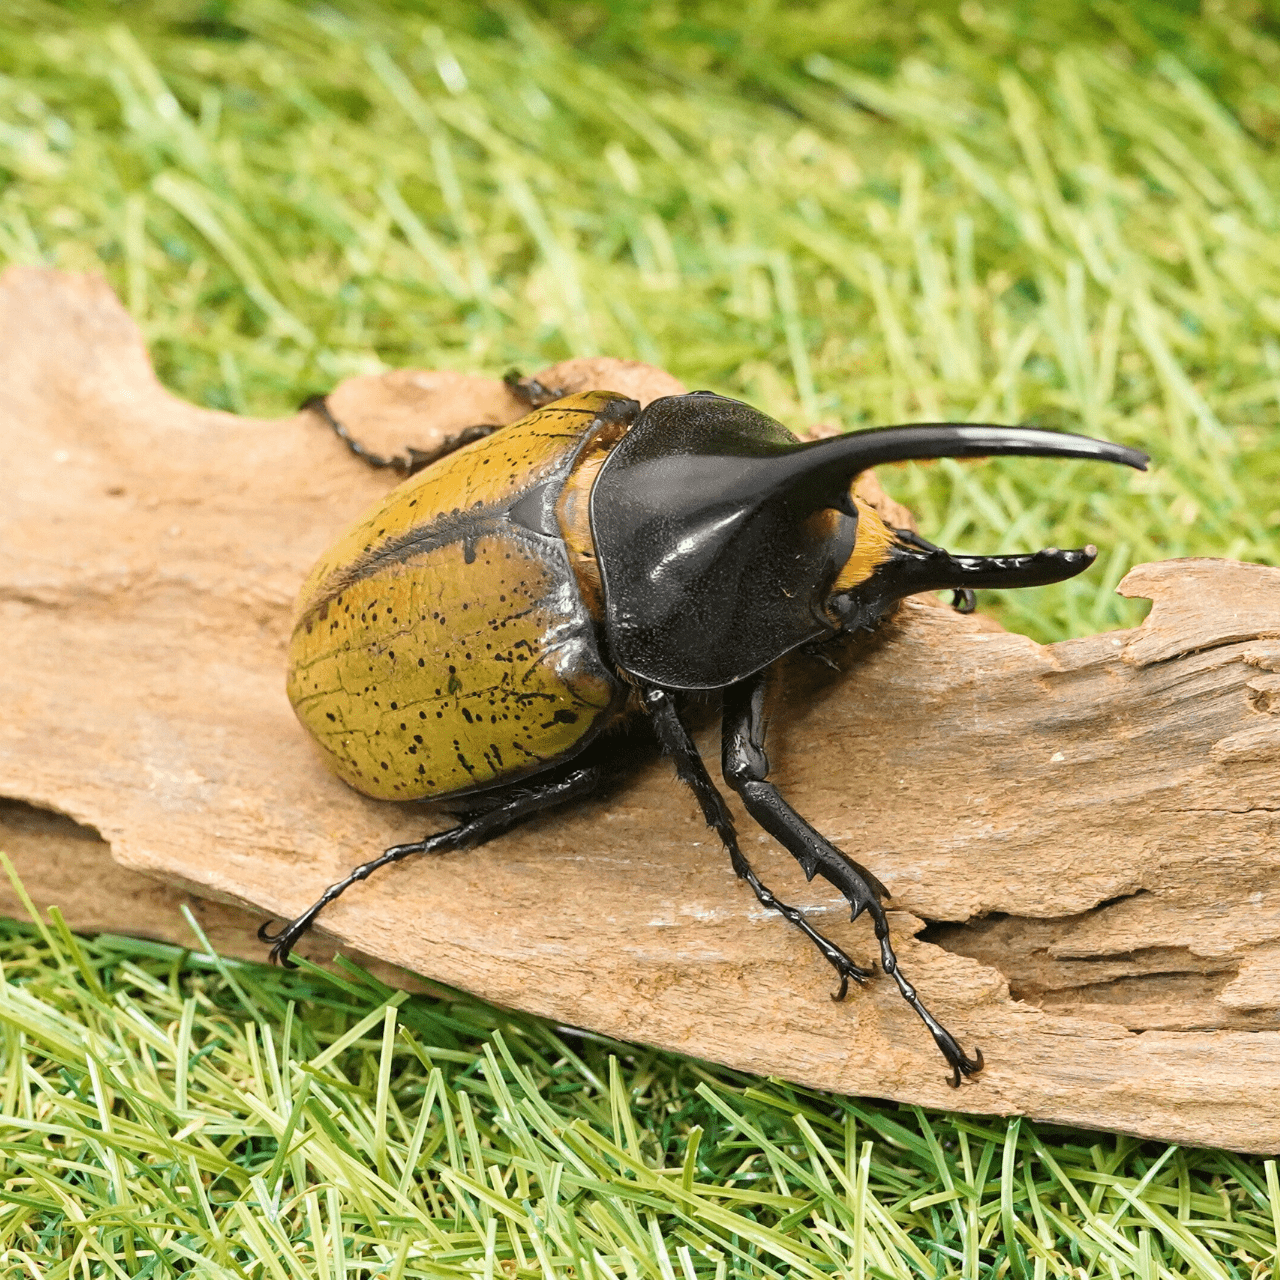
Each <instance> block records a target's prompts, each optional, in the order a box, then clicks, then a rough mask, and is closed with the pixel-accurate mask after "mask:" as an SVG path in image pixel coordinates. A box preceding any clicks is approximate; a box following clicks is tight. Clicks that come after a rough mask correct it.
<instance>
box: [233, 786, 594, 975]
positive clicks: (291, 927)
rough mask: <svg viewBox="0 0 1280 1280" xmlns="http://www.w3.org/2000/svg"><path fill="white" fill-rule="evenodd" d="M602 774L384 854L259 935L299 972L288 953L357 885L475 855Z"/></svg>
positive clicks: (534, 789)
mask: <svg viewBox="0 0 1280 1280" xmlns="http://www.w3.org/2000/svg"><path fill="white" fill-rule="evenodd" d="M603 773H604V771H603V770H602V769H601V768H600V766H598V765H590V766H587V767H584V768H579V769H574V770H573V771H572V772H570V773H567V774H565V775H564V776H563V777H560V778H557V779H556V780H555V781H554V782H542V783H536V784H531V785H528V786H514V787H512V788H511V790H510V791H509V792H508V793H507V794H506V795H505V797H504V799H503V800H502V802H501V803H500V804H497V805H495V806H494V807H493V808H491V809H486V810H484V811H483V812H480V813H471V814H468V815H467V816H466V817H464V818H463V820H462V821H461V822H459V823H458V825H457V826H456V827H447V828H446V829H445V830H444V831H437V832H435V833H434V834H432V835H429V836H427V837H426V838H425V839H423V840H415V841H414V842H413V843H412V844H396V845H392V846H391V848H390V849H388V850H387V851H386V852H385V853H383V854H381V855H379V856H378V857H376V858H373V859H371V860H370V861H368V862H364V863H361V864H360V866H358V867H356V868H355V870H354V871H352V872H351V873H350V874H349V875H346V876H344V877H343V878H342V879H341V880H338V881H336V882H335V883H333V884H331V885H330V886H329V887H328V888H327V889H326V890H325V891H324V892H323V893H322V894H321V895H320V896H319V897H318V898H317V899H316V900H315V902H313V903H312V904H311V905H310V906H309V907H308V908H307V909H306V910H305V911H304V912H303V913H302V914H301V915H300V916H295V917H294V918H293V919H292V920H290V921H289V922H288V923H287V924H285V925H284V926H282V927H281V928H280V929H278V930H276V932H275V933H272V932H271V923H272V922H271V921H270V920H268V921H267V922H266V923H265V924H263V925H262V926H261V927H260V928H259V929H258V937H259V938H260V939H261V940H262V941H263V942H269V943H271V944H272V946H271V959H272V961H273V962H274V963H277V964H282V965H284V966H285V967H286V968H294V967H295V966H294V965H293V964H292V963H291V961H290V960H289V952H290V951H292V950H293V948H294V947H295V946H296V945H297V942H298V939H299V938H301V937H302V935H303V934H304V933H306V931H307V930H308V929H310V928H311V926H312V924H313V923H314V922H315V918H316V916H318V915H319V914H320V912H321V911H323V910H324V909H325V907H327V906H328V905H329V903H331V902H332V901H333V900H334V899H335V898H337V897H340V896H341V894H342V893H343V892H344V891H345V890H347V889H349V888H350V887H351V886H352V885H353V884H356V883H358V882H359V881H361V880H367V879H368V878H369V877H370V876H371V875H372V874H373V873H374V872H375V871H377V870H379V869H380V868H381V867H386V866H390V865H391V863H393V862H399V861H400V860H401V859H402V858H408V857H412V856H413V855H414V854H418V853H449V852H451V851H452V850H454V849H470V848H473V847H474V846H475V845H478V844H484V842H485V841H486V840H490V839H492V838H493V837H494V836H496V835H500V834H501V833H502V832H503V831H505V830H506V829H507V828H508V827H510V826H512V825H513V824H514V823H517V822H520V821H521V820H523V819H524V818H531V817H532V816H533V815H534V814H535V813H540V812H541V811H542V810H543V809H549V808H551V807H552V806H553V805H558V804H564V803H565V802H566V801H568V800H578V799H581V798H582V797H583V796H585V795H589V794H590V793H591V792H592V791H594V790H595V789H596V787H598V786H599V785H600V781H601V779H602V777H603Z"/></svg>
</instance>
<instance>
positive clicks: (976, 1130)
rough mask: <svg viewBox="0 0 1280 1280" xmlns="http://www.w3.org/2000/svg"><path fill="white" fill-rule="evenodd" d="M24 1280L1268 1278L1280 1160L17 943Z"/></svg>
mask: <svg viewBox="0 0 1280 1280" xmlns="http://www.w3.org/2000/svg"><path fill="white" fill-rule="evenodd" d="M0 968H2V969H3V985H0V1025H2V1026H3V1028H4V1032H5V1045H4V1058H3V1068H2V1069H0V1152H2V1153H3V1159H4V1166H3V1172H2V1174H0V1263H3V1264H4V1265H6V1266H7V1267H8V1268H9V1269H8V1270H6V1271H4V1272H3V1274H5V1275H6V1276H13V1277H15V1280H16V1278H17V1277H19V1276H24V1277H25V1276H28V1275H29V1276H31V1277H39V1278H40V1280H54V1278H55V1277H58V1278H60V1277H63V1276H67V1277H80V1276H82V1275H83V1276H104V1277H105V1276H120V1277H141V1276H146V1277H150V1276H155V1277H164V1276H169V1275H174V1274H178V1275H185V1274H194V1275H200V1276H216V1277H268V1276H270V1277H276V1278H277V1280H286V1278H287V1280H294V1278H295V1277H296V1278H298V1280H301V1278H302V1277H335V1278H336V1277H351V1276H386V1277H416V1276H431V1277H444V1276H456V1277H484V1278H485V1280H489V1277H517V1276H528V1277H531V1278H532V1277H539V1278H540V1280H549V1278H550V1277H560V1276H572V1277H575V1278H576V1280H586V1278H588V1277H590V1278H592V1280H639V1278H640V1277H643V1278H644V1280H695V1277H706V1280H722V1278H725V1277H729V1276H751V1277H772V1276H787V1277H795V1278H798V1277H814V1278H815V1280H816V1278H818V1277H828V1276H852V1277H861V1276H864V1275H865V1276H868V1277H886V1276H888V1277H904V1278H905V1277H922V1276H924V1277H933V1276H962V1275H963V1276H970V1277H978V1276H980V1275H982V1276H986V1275H1011V1276H1023V1275H1025V1276H1064V1277H1066V1276H1070V1277H1077V1276H1095V1275H1096V1276H1138V1277H1146V1278H1151V1280H1154V1278H1155V1277H1157V1276H1166V1275H1169V1274H1173V1275H1188V1276H1196V1277H1198V1280H1218V1278H1219V1277H1251V1278H1256V1277H1262V1276H1272V1275H1274V1274H1275V1271H1274V1267H1275V1264H1274V1262H1273V1261H1272V1259H1273V1258H1274V1255H1275V1242H1276V1232H1277V1226H1278V1225H1280V1224H1277V1220H1276V1214H1277V1205H1280V1185H1278V1184H1277V1174H1276V1162H1275V1161H1274V1160H1267V1161H1261V1160H1253V1159H1247V1158H1243V1157H1236V1156H1232V1155H1229V1154H1226V1153H1214V1152H1195V1151H1184V1150H1181V1149H1179V1148H1177V1147H1168V1148H1162V1147H1161V1146H1159V1145H1158V1144H1149V1143H1142V1142H1139V1141H1137V1140H1136V1139H1132V1138H1125V1137H1112V1136H1107V1135H1103V1134H1084V1133H1072V1132H1068V1131H1061V1130H1053V1129H1050V1128H1049V1127H1047V1126H1034V1125H1031V1124H1026V1123H1020V1122H1019V1121H1018V1120H1016V1119H1015V1120H1010V1121H1008V1122H1005V1121H983V1120H975V1119H971V1118H967V1117H959V1116H955V1117H947V1116H939V1115H935V1116H928V1115H926V1114H925V1113H924V1112H923V1111H921V1110H919V1109H918V1108H896V1107H890V1106H886V1105H877V1104H875V1103H871V1102H859V1101H857V1100H854V1099H847V1098H833V1097H827V1096H823V1095H818V1094H814V1093H810V1092H808V1091H805V1090H803V1089H798V1088H795V1087H792V1086H789V1085H786V1084H783V1083H780V1082H777V1081H768V1082H766V1081H758V1080H752V1079H750V1078H747V1077H743V1076H739V1075H737V1074H735V1073H733V1072H730V1071H726V1070H724V1069H723V1068H716V1067H709V1066H705V1065H703V1064H700V1063H697V1062H692V1061H689V1060H687V1059H681V1058H676V1057H674V1056H671V1055H665V1054H660V1053H656V1052H654V1051H651V1050H645V1049H638V1048H630V1047H628V1046H626V1045H617V1044H612V1043H610V1042H608V1041H605V1040H604V1039H602V1038H600V1037H594V1036H579V1035H576V1034H573V1033H569V1032H566V1031H565V1030H564V1029H562V1028H556V1027H552V1026H550V1025H549V1024H547V1023H544V1022H541V1021H539V1020H537V1019H534V1018H528V1017H523V1016H521V1015H518V1014H512V1013H505V1012H502V1011H499V1010H495V1009H491V1008H489V1007H487V1006H485V1005H482V1004H479V1003H478V1002H476V1001H474V1000H471V999H467V998H463V997H459V998H457V999H454V1000H450V999H448V998H444V999H439V1000H429V999H425V998H415V997H407V996H406V995H405V994H404V993H403V992H393V991H391V990H390V989H388V988H386V987H382V986H380V985H379V984H377V983H376V982H374V981H372V980H371V979H370V978H369V977H367V976H366V975H364V974H362V973H360V972H359V971H357V970H342V971H340V972H338V973H336V974H330V973H326V972H325V971H323V970H320V969H316V968H314V967H312V966H306V968H305V969H304V971H303V972H301V973H297V974H294V973H287V972H281V971H279V970H271V969H268V968H266V967H265V966H262V965H247V964H242V963H237V962H234V961H225V960H219V959H217V958H215V957H212V956H210V955H208V954H206V953H195V954H193V953H191V952H184V951H181V950H180V949H179V948H177V947H170V946H164V945H159V944H140V943H138V942H137V941H136V940H134V939H125V938H116V937H109V936H101V937H98V938H97V939H94V940H92V941H89V940H84V939H80V940H76V939H73V937H72V936H71V935H70V934H69V933H67V932H66V930H65V929H64V928H60V927H59V925H58V922H57V921H56V919H55V922H54V926H53V927H52V928H47V927H42V928H40V929H39V930H36V929H33V928H31V927H29V926H21V925H16V924H15V925H8V926H2V925H0Z"/></svg>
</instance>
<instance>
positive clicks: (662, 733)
mask: <svg viewBox="0 0 1280 1280" xmlns="http://www.w3.org/2000/svg"><path fill="white" fill-rule="evenodd" d="M643 700H644V707H645V710H646V711H648V713H649V715H650V717H651V719H652V720H653V727H654V729H655V731H656V732H657V735H658V741H659V742H660V743H661V744H662V749H663V750H664V751H665V752H666V753H667V754H668V755H669V756H670V757H671V759H672V760H673V761H674V763H675V766H676V773H677V774H678V775H679V777H680V781H681V782H683V783H684V784H685V785H686V786H687V787H688V788H689V790H690V791H692V792H693V794H694V796H695V797H696V798H697V801H698V805H699V807H700V808H701V809H702V816H703V817H704V818H705V819H706V822H707V826H709V827H711V828H712V829H713V830H714V831H715V833H716V835H718V836H719V837H720V839H721V841H723V843H724V847H725V848H726V849H727V850H728V851H729V861H730V862H731V863H732V865H733V870H734V872H735V873H736V875H737V876H738V878H739V879H740V880H745V881H746V882H747V884H748V885H750V886H751V891H752V893H754V894H755V895H756V898H757V899H758V900H759V902H760V905H761V906H763V907H767V908H768V909H769V910H770V911H776V912H778V913H779V915H781V916H782V917H783V919H785V920H786V921H788V923H790V924H793V925H795V927H796V928H797V929H799V930H800V932H801V933H803V934H804V935H805V937H806V938H808V939H809V941H810V942H812V943H813V945H814V946H815V947H817V948H818V950H819V951H820V952H821V953H822V957H823V959H824V960H826V961H827V963H828V964H829V965H831V967H832V968H833V969H834V970H835V971H836V973H838V974H839V975H840V990H839V991H837V992H836V993H835V995H833V996H832V997H831V998H832V999H833V1000H843V999H844V998H845V995H846V994H847V992H848V990H849V979H850V978H852V979H853V980H854V981H855V982H865V981H866V980H867V979H868V978H869V977H870V976H871V971H870V970H867V969H863V968H861V967H860V966H858V965H856V964H854V962H853V961H852V960H850V959H849V957H848V956H847V955H845V953H844V952H843V951H842V950H841V949H840V948H839V947H837V946H836V944H835V943H834V942H832V941H831V940H830V939H829V938H824V937H823V936H822V934H820V933H819V932H818V931H817V930H816V929H815V928H814V927H813V926H812V925H811V924H810V923H809V922H808V921H807V920H806V919H805V918H804V914H803V913H802V912H801V911H799V910H798V909H797V908H795V907H791V906H788V905H787V904H786V903H785V902H782V901H780V900H779V899H778V898H777V897H775V896H774V894H773V891H772V890H771V889H770V888H769V887H768V885H766V884H764V883H763V882H762V881H761V880H760V878H759V876H757V875H756V873H755V871H753V870H752V868H751V864H750V863H749V862H748V861H747V859H746V855H745V854H744V853H743V852H742V850H741V849H739V848H738V836H737V832H736V831H735V830H734V827H733V815H732V814H730V812H729V810H728V807H727V806H726V805H725V802H724V797H723V796H722V795H721V794H720V792H719V791H717V790H716V785H715V783H714V782H712V781H711V775H710V774H709V773H708V772H707V767H706V765H704V764H703V763H702V757H701V756H700V755H699V754H698V749H697V747H695V746H694V745H693V739H692V738H690V737H689V731H688V730H687V729H686V728H685V727H684V722H683V721H682V720H681V719H680V716H679V713H678V712H677V711H676V708H675V703H674V702H673V701H672V697H671V695H670V694H669V693H667V692H666V691H665V690H663V689H658V688H654V687H652V686H650V687H648V688H646V689H645V690H644V695H643Z"/></svg>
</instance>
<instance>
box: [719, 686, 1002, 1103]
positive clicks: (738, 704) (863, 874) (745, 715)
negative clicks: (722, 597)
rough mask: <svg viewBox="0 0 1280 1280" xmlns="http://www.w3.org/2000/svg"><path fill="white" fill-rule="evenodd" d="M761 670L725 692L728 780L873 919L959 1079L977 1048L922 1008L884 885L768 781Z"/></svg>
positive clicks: (889, 961)
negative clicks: (900, 954) (893, 936)
mask: <svg viewBox="0 0 1280 1280" xmlns="http://www.w3.org/2000/svg"><path fill="white" fill-rule="evenodd" d="M764 693H765V679H764V675H763V673H762V674H761V675H757V676H753V677H751V678H750V679H749V680H744V681H742V682H741V683H740V684H737V685H734V686H733V687H732V688H730V689H729V690H727V691H726V692H725V696H724V743H723V750H722V764H723V770H724V776H725V781H726V782H728V783H729V785H730V786H731V787H733V789H734V790H735V791H736V792H737V793H738V794H739V795H740V796H741V797H742V802H743V803H744V804H745V805H746V806H747V812H748V813H750V814H751V816H752V817H753V818H754V819H755V820H756V821H757V822H758V823H759V824H760V825H761V826H762V827H763V828H764V829H765V830H766V831H767V832H768V833H769V834H770V835H771V836H772V837H773V838H774V839H775V840H776V841H777V842H778V843H779V844H780V845H782V847H783V848H784V849H786V850H787V851H788V852H789V853H791V855H792V856H793V857H794V858H795V859H796V861H797V862H799V863H800V866H801V867H802V868H803V870H804V873H805V875H806V876H807V877H808V878H809V879H810V880H812V879H813V877H814V876H815V875H820V876H822V877H823V879H825V880H827V881H829V882H830V883H831V884H833V885H834V886H835V887H836V888H837V889H839V890H840V892H841V893H843V894H844V896H845V897H846V898H847V899H848V900H849V905H850V907H851V908H852V910H853V915H852V918H853V919H854V920H856V919H857V918H858V917H859V916H860V915H861V914H862V913H863V912H864V911H865V912H866V913H867V914H868V915H869V916H870V917H871V920H872V922H873V924H874V925H875V932H876V939H877V940H878V941H879V943H880V963H881V966H882V967H883V968H884V971H885V973H887V974H889V975H891V976H892V978H893V980H894V981H895V982H896V983H897V984H898V990H899V991H900V992H901V993H902V997H903V999H904V1000H906V1002H907V1003H908V1004H909V1005H910V1006H911V1007H912V1008H913V1009H914V1010H915V1011H916V1013H917V1014H919V1015H920V1018H921V1020H922V1021H923V1022H924V1024H925V1026H926V1027H928V1028H929V1031H930V1034H931V1035H932V1036H933V1039H934V1043H935V1044H937V1046H938V1048H939V1049H940V1050H941V1051H942V1056H943V1057H944V1058H946V1060H947V1062H948V1063H949V1064H950V1066H951V1070H952V1073H953V1078H952V1081H951V1084H952V1086H953V1087H955V1088H959V1086H960V1077H961V1076H970V1075H974V1074H976V1073H977V1072H979V1071H981V1070H982V1051H981V1050H980V1049H975V1050H974V1056H973V1057H972V1058H970V1057H969V1056H968V1055H967V1054H966V1053H965V1052H964V1050H963V1049H961V1047H960V1045H959V1043H958V1042H957V1040H956V1038H955V1037H954V1036H953V1035H952V1034H951V1032H949V1031H948V1030H947V1029H946V1027H944V1026H943V1025H942V1024H941V1023H940V1022H939V1021H938V1020H937V1019H936V1018H935V1017H934V1016H933V1015H932V1014H931V1013H930V1012H929V1010H928V1009H926V1008H925V1007H924V1004H923V1003H922V1002H921V1000H920V997H919V996H918V995H916V989H915V987H913V986H912V985H911V983H910V982H908V981H907V979H906V977H905V976H904V975H903V973H902V971H901V969H899V967H898V958H897V956H896V955H894V953H893V946H892V944H891V943H890V941H889V922H888V920H887V919H886V918H885V913H884V908H883V907H882V906H881V905H880V900H881V899H882V898H887V897H888V896H889V891H888V890H887V889H886V888H885V887H884V885H882V884H881V883H880V881H879V880H877V879H876V877H875V876H873V875H872V874H871V872H870V871H868V870H867V869H866V868H865V867H862V866H859V865H858V863H856V862H854V860H853V859H852V858H850V857H849V856H848V855H847V854H845V853H844V852H842V851H841V850H840V849H837V848H836V847H835V845H833V844H832V843H831V842H830V841H829V840H827V839H826V838H825V837H824V836H822V835H821V834H819V833H818V832H817V831H815V830H814V828H813V827H811V826H810V825H809V824H808V823H807V822H806V821H805V820H804V819H803V818H802V817H801V816H800V815H799V814H798V813H797V812H796V811H795V810H794V809H793V808H792V807H791V806H790V805H789V804H788V803H787V802H786V801H785V800H784V799H783V798H782V796H781V795H779V794H778V790H777V788H776V787H775V786H774V785H773V784H772V783H771V782H769V781H767V779H768V775H769V758H768V756H766V755H765V752H764Z"/></svg>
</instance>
